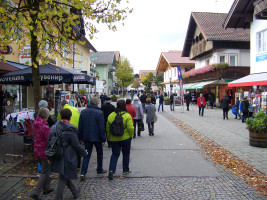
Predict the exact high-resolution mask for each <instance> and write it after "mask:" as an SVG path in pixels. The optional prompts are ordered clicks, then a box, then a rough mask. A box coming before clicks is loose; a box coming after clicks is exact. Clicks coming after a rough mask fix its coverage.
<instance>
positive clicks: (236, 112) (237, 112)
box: [235, 108, 241, 119]
mask: <svg viewBox="0 0 267 200" xmlns="http://www.w3.org/2000/svg"><path fill="white" fill-rule="evenodd" d="M237 115H238V117H239V119H241V115H240V114H239V110H238V109H237V108H235V119H236V118H237Z"/></svg>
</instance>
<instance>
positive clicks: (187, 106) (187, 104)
mask: <svg viewBox="0 0 267 200" xmlns="http://www.w3.org/2000/svg"><path fill="white" fill-rule="evenodd" d="M189 103H190V102H186V110H189Z"/></svg>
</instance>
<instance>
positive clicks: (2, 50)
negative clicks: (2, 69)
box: [0, 46, 12, 54]
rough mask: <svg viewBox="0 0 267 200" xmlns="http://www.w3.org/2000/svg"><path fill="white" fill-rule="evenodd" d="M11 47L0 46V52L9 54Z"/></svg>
mask: <svg viewBox="0 0 267 200" xmlns="http://www.w3.org/2000/svg"><path fill="white" fill-rule="evenodd" d="M11 53H12V47H11V46H0V54H11Z"/></svg>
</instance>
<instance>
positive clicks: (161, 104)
mask: <svg viewBox="0 0 267 200" xmlns="http://www.w3.org/2000/svg"><path fill="white" fill-rule="evenodd" d="M160 106H162V111H163V102H162V103H160V102H159V107H158V112H159V110H160Z"/></svg>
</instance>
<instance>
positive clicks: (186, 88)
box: [183, 83, 197, 90]
mask: <svg viewBox="0 0 267 200" xmlns="http://www.w3.org/2000/svg"><path fill="white" fill-rule="evenodd" d="M196 84H197V83H186V84H184V85H183V88H184V89H185V90H191V89H195V88H194V85H196Z"/></svg>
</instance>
